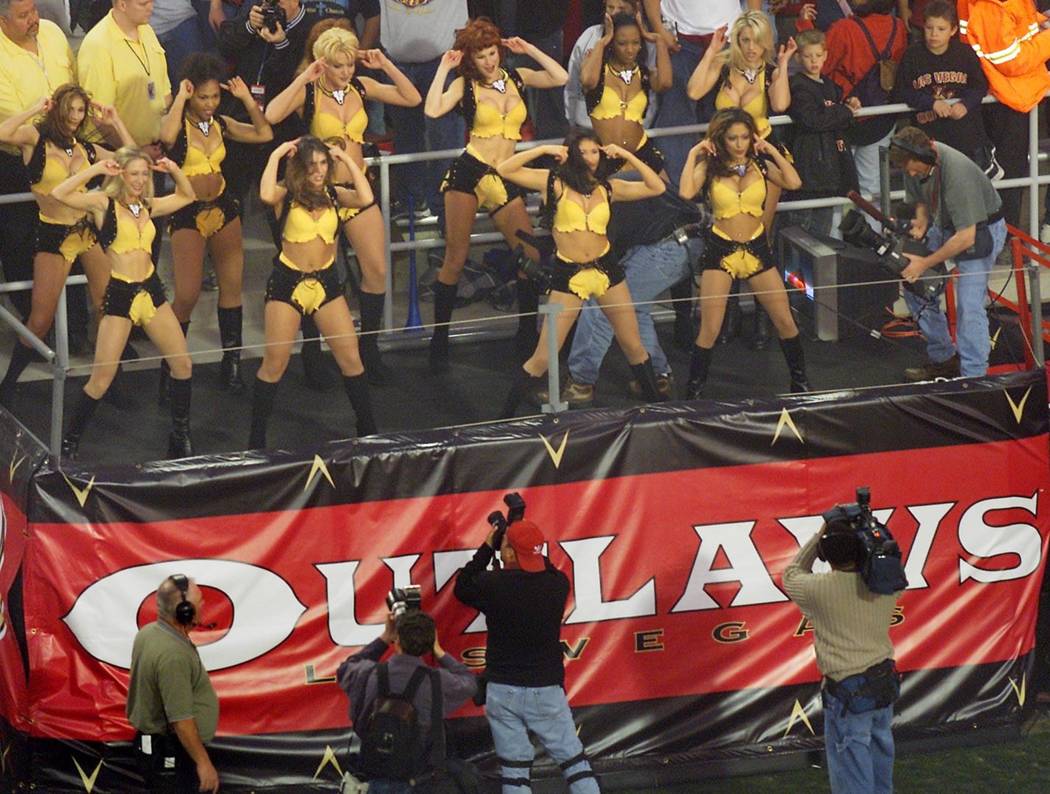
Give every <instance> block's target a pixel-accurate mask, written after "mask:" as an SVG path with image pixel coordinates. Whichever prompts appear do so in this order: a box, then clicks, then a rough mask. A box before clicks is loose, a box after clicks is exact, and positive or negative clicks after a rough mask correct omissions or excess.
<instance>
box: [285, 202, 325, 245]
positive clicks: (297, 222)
mask: <svg viewBox="0 0 1050 794" xmlns="http://www.w3.org/2000/svg"><path fill="white" fill-rule="evenodd" d="M338 231H339V215H338V213H337V212H336V209H335V207H334V206H328V207H325V209H324V211H323V212H322V213H321V217H320V218H315V217H314V216H313V214H312V213H311V212H310V210H308V209H307V208H306V207H304V206H302V205H301V204H299V202H297V201H294V200H291V205H290V206H289V208H288V211H287V213H286V215H285V219H284V225H283V228H282V229H281V237H282V238H283V239H284V240H285V241H287V242H289V243H308V242H310V241H311V240H316V239H317V238H318V237H320V238H321V240H323V241H324V242H325V243H326V244H328V245H331V244H332V243H334V242H335V236H336V234H337V233H338Z"/></svg>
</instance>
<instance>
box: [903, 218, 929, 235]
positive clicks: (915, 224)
mask: <svg viewBox="0 0 1050 794" xmlns="http://www.w3.org/2000/svg"><path fill="white" fill-rule="evenodd" d="M929 226H930V222H929V221H928V220H926V219H925V218H923V219H919V218H913V219H912V222H911V228H910V229H908V234H909V235H911V238H912V239H913V240H921V239H922V238H923V237H925V236H926V230H927V229H928V228H929Z"/></svg>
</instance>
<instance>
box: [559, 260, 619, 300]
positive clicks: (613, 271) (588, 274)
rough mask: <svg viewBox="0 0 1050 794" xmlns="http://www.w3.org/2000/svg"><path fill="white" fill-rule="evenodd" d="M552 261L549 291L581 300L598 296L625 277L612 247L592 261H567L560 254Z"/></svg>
mask: <svg viewBox="0 0 1050 794" xmlns="http://www.w3.org/2000/svg"><path fill="white" fill-rule="evenodd" d="M552 262H553V266H552V269H551V292H564V293H566V294H569V295H576V296H577V297H579V298H580V299H582V300H587V299H588V298H592V297H598V298H600V297H601V296H602V295H604V294H605V292H606V290H608V289H610V288H611V287H615V286H616V285H617V284H619V283H620V282H622V281H623V280H624V279H625V278H626V277H627V276H626V274H625V273H624V272H623V266H622V265H621V264H620V262H619V260H617V259H616V257H615V256H614V255H613V252H612V249H610V250H608V251H606V252H605V253H604V254H602V255H601V256H600V257H598V259H596V260H595V261H593V262H567V261H565V260H564V259H562V258H561V257H560V256H555V257H554V258H553V260H552ZM603 276H604V278H603ZM574 279H575V282H574ZM606 280H608V283H607V284H606V283H605V281H606Z"/></svg>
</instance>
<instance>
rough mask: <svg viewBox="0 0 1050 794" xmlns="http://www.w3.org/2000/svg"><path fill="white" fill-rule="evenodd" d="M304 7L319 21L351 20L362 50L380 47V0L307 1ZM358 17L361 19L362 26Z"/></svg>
mask: <svg viewBox="0 0 1050 794" xmlns="http://www.w3.org/2000/svg"><path fill="white" fill-rule="evenodd" d="M304 5H305V6H306V9H307V11H308V12H309V13H312V14H314V15H315V16H316V17H317V18H318V19H330V18H332V17H337V18H344V19H347V20H349V21H350V24H351V25H352V26H353V31H354V33H356V34H357V38H358V40H359V41H360V42H361V44H360V47H361V49H362V50H371V49H375V47H377V46H379V0H305V3H304ZM358 17H361V25H360V26H358V24H357V18H358Z"/></svg>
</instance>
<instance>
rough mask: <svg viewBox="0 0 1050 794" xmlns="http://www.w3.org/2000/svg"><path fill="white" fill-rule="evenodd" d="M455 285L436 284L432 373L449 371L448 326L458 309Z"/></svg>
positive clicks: (431, 342)
mask: <svg viewBox="0 0 1050 794" xmlns="http://www.w3.org/2000/svg"><path fill="white" fill-rule="evenodd" d="M456 289H457V285H455V284H445V283H444V282H441V281H435V282H434V335H433V336H431V337H430V371H431V372H445V371H446V370H447V369H448V324H449V323H450V322H451V321H452V311H453V310H454V309H455V308H456Z"/></svg>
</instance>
